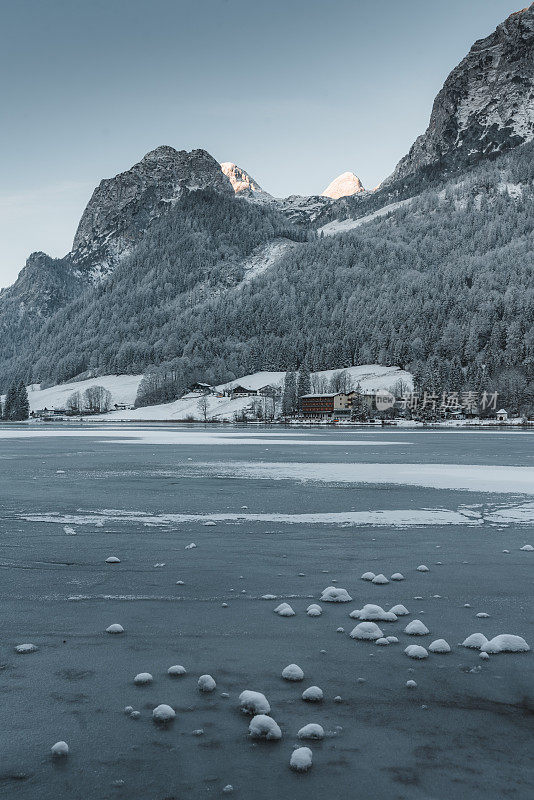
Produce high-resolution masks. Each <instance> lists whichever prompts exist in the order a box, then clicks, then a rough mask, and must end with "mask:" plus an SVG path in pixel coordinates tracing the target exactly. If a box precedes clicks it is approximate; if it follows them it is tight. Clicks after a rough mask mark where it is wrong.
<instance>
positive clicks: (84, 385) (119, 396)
mask: <svg viewBox="0 0 534 800" xmlns="http://www.w3.org/2000/svg"><path fill="white" fill-rule="evenodd" d="M142 377H143V376H142V375H102V377H100V378H89V379H88V380H85V381H73V382H72V383H61V384H58V385H57V386H50V387H49V388H48V389H36V388H34V387H33V386H28V400H29V401H30V411H37V410H40V409H43V408H48V409H49V410H50V409H54V408H57V409H64V408H65V407H66V403H67V400H68V398H69V397H70V395H71V394H73V393H74V392H80V393H83V392H85V390H86V389H89V388H90V387H91V386H103V387H104V389H108V390H109V391H110V392H111V402H112V404H113V403H121V404H125V405H133V403H134V400H135V396H136V394H137V387H138V386H139V381H140V380H141V378H142Z"/></svg>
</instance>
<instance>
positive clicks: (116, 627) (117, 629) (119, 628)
mask: <svg viewBox="0 0 534 800" xmlns="http://www.w3.org/2000/svg"><path fill="white" fill-rule="evenodd" d="M106 633H124V628H123V627H122V625H119V623H118V622H114V623H113V625H110V626H109V628H106Z"/></svg>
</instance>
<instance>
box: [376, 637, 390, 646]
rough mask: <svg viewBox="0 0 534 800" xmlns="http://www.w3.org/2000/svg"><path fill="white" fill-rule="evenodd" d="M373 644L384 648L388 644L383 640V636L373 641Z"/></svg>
mask: <svg viewBox="0 0 534 800" xmlns="http://www.w3.org/2000/svg"><path fill="white" fill-rule="evenodd" d="M375 644H377V645H379V646H380V647H386V646H387V645H388V644H389V642H388V640H387V639H386V638H385V636H381V637H380V639H377V640H376V641H375Z"/></svg>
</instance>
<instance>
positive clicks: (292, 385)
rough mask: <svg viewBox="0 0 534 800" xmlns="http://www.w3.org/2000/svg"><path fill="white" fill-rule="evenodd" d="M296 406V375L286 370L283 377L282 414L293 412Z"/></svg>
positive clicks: (286, 414)
mask: <svg viewBox="0 0 534 800" xmlns="http://www.w3.org/2000/svg"><path fill="white" fill-rule="evenodd" d="M296 407H297V376H296V373H295V372H292V371H291V370H288V371H287V372H286V376H285V378H284V393H283V395H282V414H283V415H284V416H288V415H289V414H293V413H294V411H295V410H296Z"/></svg>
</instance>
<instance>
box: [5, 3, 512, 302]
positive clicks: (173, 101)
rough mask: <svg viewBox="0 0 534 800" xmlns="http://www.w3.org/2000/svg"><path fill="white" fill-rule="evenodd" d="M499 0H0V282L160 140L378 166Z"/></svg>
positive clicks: (292, 162) (320, 170)
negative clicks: (103, 183) (104, 181)
mask: <svg viewBox="0 0 534 800" xmlns="http://www.w3.org/2000/svg"><path fill="white" fill-rule="evenodd" d="M520 7H521V4H520V3H514V2H508V1H507V0H446V2H445V1H444V0H442V2H436V0H426V1H423V0H382V1H380V0H44V1H43V0H0V11H1V19H2V25H1V30H0V75H1V78H0V81H1V84H2V95H1V96H2V110H3V112H4V114H3V121H2V125H1V126H0V153H1V156H0V242H1V250H0V286H5V285H8V284H9V283H11V282H12V281H13V280H14V279H15V277H16V274H17V273H18V271H19V270H20V268H21V267H22V266H23V264H24V261H25V259H26V257H27V256H28V254H29V253H30V252H32V251H33V250H44V251H45V252H48V253H50V254H51V255H54V256H61V255H64V254H65V253H66V252H67V251H68V250H69V249H70V246H71V244H72V238H73V236H74V232H75V229H76V225H77V223H78V220H79V218H80V215H81V213H82V211H83V208H84V206H85V204H86V203H87V201H88V199H89V197H90V195H91V192H92V190H93V188H94V187H95V186H96V184H97V183H98V182H99V181H100V180H101V179H102V178H104V177H109V176H112V175H115V174H116V173H117V172H121V171H122V170H125V169H127V168H128V167H129V166H131V165H132V164H133V163H134V162H135V161H138V160H139V159H140V158H141V157H142V156H143V155H144V153H146V152H147V151H148V150H151V149H153V148H154V147H156V146H158V145H160V144H169V145H172V146H173V147H176V148H177V149H187V150H190V149H192V148H196V147H203V148H205V149H206V150H208V151H209V152H210V153H211V154H212V155H213V156H215V158H217V159H218V160H219V161H235V162H236V163H237V164H239V165H240V166H242V167H244V168H245V169H246V170H247V171H248V172H250V174H251V175H252V176H253V177H254V178H255V179H256V180H257V181H258V182H259V183H260V184H261V185H262V186H263V187H264V188H265V189H266V190H267V191H269V192H271V193H272V194H274V195H277V196H284V195H287V194H313V193H320V192H321V191H322V190H323V189H324V188H325V186H326V185H327V184H328V183H329V182H330V181H331V180H332V179H333V178H334V177H336V176H337V175H338V174H339V173H340V172H344V171H345V170H352V171H354V172H356V174H357V175H359V176H360V178H361V179H362V181H363V183H364V185H365V186H368V187H373V186H375V185H376V184H377V183H378V182H379V181H380V180H382V179H383V178H384V177H386V176H387V175H388V174H389V173H390V172H391V171H392V170H393V168H394V166H395V164H396V162H397V161H398V159H399V158H400V157H401V156H402V155H404V153H405V152H406V151H407V150H408V148H409V147H410V145H411V144H412V142H413V140H414V139H415V137H416V136H417V135H418V134H419V133H421V132H422V131H423V130H424V129H425V127H426V125H427V122H428V117H429V114H430V109H431V105H432V101H433V99H434V96H435V95H436V93H437V91H438V90H439V89H440V87H441V85H442V83H443V81H444V79H445V77H446V76H447V74H448V73H449V72H450V70H451V69H452V68H453V67H454V66H455V65H456V64H457V63H458V61H459V60H460V59H461V58H462V57H463V56H464V55H465V54H466V52H467V51H468V49H469V47H470V46H471V44H472V43H473V41H474V40H475V39H477V38H481V37H483V36H486V35H487V34H488V33H490V32H491V31H492V30H493V29H494V28H495V26H496V25H497V24H498V23H499V22H501V21H502V20H503V19H504V18H505V17H506V16H508V14H510V13H511V12H512V11H515V10H517V9H518V8H520Z"/></svg>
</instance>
